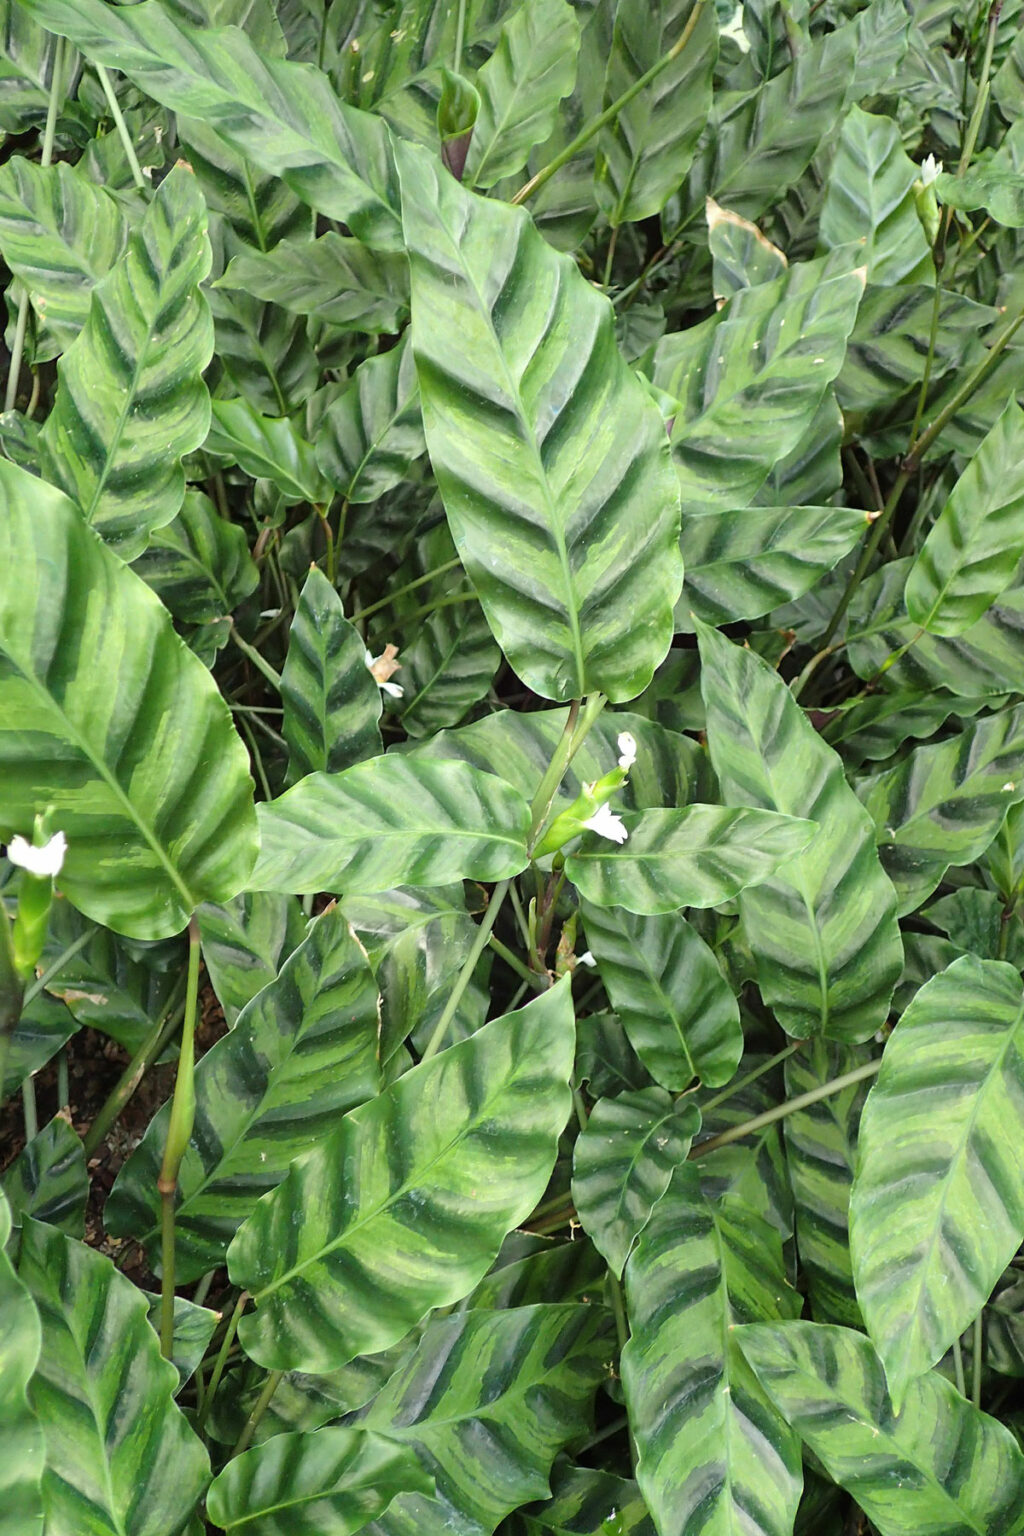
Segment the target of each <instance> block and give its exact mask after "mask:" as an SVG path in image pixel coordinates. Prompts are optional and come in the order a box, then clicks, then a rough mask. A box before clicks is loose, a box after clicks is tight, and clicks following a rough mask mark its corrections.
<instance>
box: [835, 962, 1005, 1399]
mask: <svg viewBox="0 0 1024 1536" xmlns="http://www.w3.org/2000/svg"><path fill="white" fill-rule="evenodd" d="M1022 1134H1024V989H1022V985H1021V978H1020V975H1019V974H1018V972H1017V971H1016V970H1015V969H1014V968H1013V967H1012V966H1010V965H1006V964H1004V963H1002V962H1001V961H996V960H979V959H977V958H976V957H975V956H974V955H965V956H964V957H963V958H962V959H960V960H956V961H954V962H953V964H952V965H951V966H950V967H949V968H948V970H945V971H943V972H942V973H941V974H940V975H938V976H934V977H933V978H932V979H931V981H929V982H927V983H926V984H925V985H924V986H923V987H922V988H921V990H920V991H919V992H918V993H917V995H916V997H915V998H914V1000H913V1002H912V1003H911V1004H910V1006H909V1008H908V1009H907V1010H906V1012H905V1013H904V1015H903V1017H902V1018H901V1020H900V1022H899V1023H898V1024H897V1026H896V1028H895V1030H894V1031H893V1034H892V1036H891V1037H890V1039H889V1042H888V1044H887V1045H886V1048H885V1055H884V1056H883V1058H882V1071H881V1074H880V1076H879V1078H878V1081H877V1082H876V1084H875V1086H874V1087H873V1088H872V1090H871V1093H870V1094H869V1095H868V1101H867V1104H866V1105H865V1108H864V1114H863V1117H862V1119H861V1127H860V1155H859V1161H858V1167H857V1176H856V1178H855V1180H854V1185H853V1196H852V1200H851V1206H850V1237H851V1245H852V1254H853V1272H854V1278H855V1280H856V1283H857V1294H858V1296H859V1298H860V1304H861V1308H862V1310H863V1313H864V1321H865V1323H866V1324H867V1328H868V1332H869V1333H870V1335H871V1337H872V1339H873V1341H874V1343H875V1347H876V1348H877V1350H878V1352H879V1354H880V1355H881V1357H882V1360H883V1361H884V1363H885V1369H886V1375H887V1377H888V1380H889V1384H890V1389H891V1390H892V1393H893V1397H894V1399H896V1400H897V1401H898V1400H899V1399H901V1397H902V1394H903V1391H904V1389H905V1387H906V1383H907V1382H908V1380H910V1379H911V1378H912V1377H914V1376H918V1375H920V1374H921V1373H922V1372H923V1371H926V1370H927V1369H928V1367H929V1366H930V1365H933V1364H934V1363H935V1362H936V1361H937V1360H938V1359H940V1358H941V1356H942V1355H943V1354H944V1353H945V1351H946V1350H947V1349H948V1348H949V1347H950V1345H951V1344H952V1342H953V1340H954V1339H956V1338H957V1337H958V1335H959V1334H960V1333H961V1332H962V1331H963V1329H964V1328H966V1327H967V1326H968V1324H969V1323H970V1322H971V1321H972V1319H973V1318H974V1317H975V1315H976V1314H977V1313H978V1312H979V1311H980V1309H981V1307H982V1305H983V1304H984V1302H985V1301H986V1300H987V1298H988V1295H989V1292H990V1291H991V1290H992V1287H993V1286H994V1285H995V1283H996V1281H997V1280H998V1278H999V1276H1000V1275H1001V1274H1002V1272H1003V1269H1004V1268H1005V1267H1006V1265H1007V1264H1008V1263H1009V1262H1010V1259H1011V1258H1012V1257H1013V1254H1014V1253H1015V1252H1016V1250H1017V1248H1018V1247H1019V1245H1020V1243H1021V1240H1022V1238H1024V1168H1022V1164H1021V1159H1020V1156H1019V1155H1018V1147H1019V1143H1020V1137H1021V1135H1022Z"/></svg>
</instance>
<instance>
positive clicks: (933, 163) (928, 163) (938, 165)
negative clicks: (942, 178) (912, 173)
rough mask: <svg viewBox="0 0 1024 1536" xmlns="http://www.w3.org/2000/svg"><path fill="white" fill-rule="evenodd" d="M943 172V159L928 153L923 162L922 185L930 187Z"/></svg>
mask: <svg viewBox="0 0 1024 1536" xmlns="http://www.w3.org/2000/svg"><path fill="white" fill-rule="evenodd" d="M941 172H942V161H941V160H936V158H935V156H934V155H926V156H925V158H924V160H922V162H921V185H922V186H923V187H930V186H931V184H932V182H933V181H934V180H935V178H936V177H937V176H938V175H940V174H941Z"/></svg>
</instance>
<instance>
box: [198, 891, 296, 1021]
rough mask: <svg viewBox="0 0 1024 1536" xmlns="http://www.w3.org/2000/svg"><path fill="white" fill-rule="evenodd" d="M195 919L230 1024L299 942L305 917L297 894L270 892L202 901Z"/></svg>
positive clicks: (209, 971) (205, 959)
mask: <svg viewBox="0 0 1024 1536" xmlns="http://www.w3.org/2000/svg"><path fill="white" fill-rule="evenodd" d="M196 917H197V918H198V920H199V933H200V937H201V938H202V942H203V964H204V965H205V966H206V974H207V976H208V977H209V978H210V985H211V986H212V987H213V990H214V991H215V992H216V994H217V1001H218V1002H219V1003H220V1005H221V1008H222V1009H223V1010H224V1017H225V1019H226V1020H227V1023H228V1026H229V1027H230V1026H231V1025H232V1024H234V1022H235V1020H236V1019H237V1018H238V1015H239V1014H240V1013H241V1011H242V1009H243V1008H244V1007H245V1005H246V1003H249V1002H251V1001H252V999H253V998H254V997H255V996H256V994H257V992H260V991H262V989H263V988H264V987H265V986H266V985H267V983H268V982H271V981H273V980H274V977H275V976H276V975H277V973H278V971H279V970H280V969H281V965H282V963H283V962H284V961H285V960H287V958H288V956H289V955H290V954H291V952H292V950H293V949H294V948H295V947H296V945H297V944H301V942H302V940H303V938H304V937H305V933H306V919H305V918H304V917H303V915H302V908H301V907H300V906H299V903H298V902H297V901H296V900H295V899H294V897H291V896H280V895H277V894H276V893H274V892H271V891H245V892H243V893H242V895H241V896H236V897H235V898H234V900H232V901H226V902H223V903H222V904H220V905H218V904H217V903H215V902H212V901H208V902H204V903H203V905H202V906H201V907H200V908H199V911H198V912H197V913H196Z"/></svg>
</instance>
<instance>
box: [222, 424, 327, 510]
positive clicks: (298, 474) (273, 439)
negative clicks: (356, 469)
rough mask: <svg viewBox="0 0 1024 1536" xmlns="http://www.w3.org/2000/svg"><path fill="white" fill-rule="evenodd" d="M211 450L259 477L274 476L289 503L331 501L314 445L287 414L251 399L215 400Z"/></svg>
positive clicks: (288, 504) (278, 488)
mask: <svg viewBox="0 0 1024 1536" xmlns="http://www.w3.org/2000/svg"><path fill="white" fill-rule="evenodd" d="M203 447H204V448H205V449H206V451H207V453H212V454H215V455H216V456H217V457H218V458H222V459H226V460H227V461H228V463H230V464H237V465H238V466H239V467H240V468H241V469H243V470H244V471H245V473H246V474H247V475H251V476H252V477H253V479H256V480H269V481H270V483H271V484H272V485H273V486H275V487H276V488H277V490H279V491H280V493H281V497H282V502H283V505H284V506H287V507H291V506H294V505H295V503H296V502H297V501H308V502H320V503H325V502H328V501H329V500H330V487H329V486H328V485H327V484H326V482H325V481H324V479H323V477H322V476H321V474H320V473H319V471H318V470H317V466H316V460H315V458H314V454H313V445H312V444H311V443H307V442H306V440H305V438H304V437H302V436H301V435H300V433H299V432H298V430H297V428H296V427H295V424H294V423H293V422H292V421H290V420H289V419H288V417H287V416H261V415H260V413H259V412H258V411H256V410H254V409H253V407H252V406H251V405H250V404H249V402H248V401H247V400H215V401H214V403H213V420H212V422H211V424H210V432H209V435H208V437H207V438H206V441H205V442H204V444H203Z"/></svg>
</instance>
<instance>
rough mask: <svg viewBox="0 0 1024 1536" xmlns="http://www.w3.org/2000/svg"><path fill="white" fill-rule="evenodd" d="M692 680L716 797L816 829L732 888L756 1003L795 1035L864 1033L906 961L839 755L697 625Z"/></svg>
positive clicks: (882, 1013)
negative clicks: (785, 859)
mask: <svg viewBox="0 0 1024 1536" xmlns="http://www.w3.org/2000/svg"><path fill="white" fill-rule="evenodd" d="M698 634H699V639H700V652H701V661H702V667H701V688H702V691H703V694H704V700H705V704H706V706H707V722H708V723H707V731H708V745H709V747H710V750H711V761H712V762H713V764H714V766H715V771H716V773H717V774H718V777H719V780H720V781H721V785H722V793H723V798H724V799H726V800H728V801H730V802H732V803H733V804H740V805H758V806H765V807H771V808H772V809H773V810H777V811H785V812H789V813H791V814H795V815H800V816H807V817H809V818H810V819H811V820H812V821H815V822H817V823H818V832H817V835H816V836H815V837H814V839H813V840H812V841H811V843H810V844H809V845H808V846H807V847H806V848H805V850H804V851H803V852H802V853H800V854H798V855H797V856H796V857H795V858H793V859H791V860H790V862H789V863H788V864H787V865H786V866H785V869H784V870H783V871H781V872H780V873H778V874H775V875H772V876H770V877H769V878H768V879H767V880H765V881H763V882H762V883H761V884H760V885H759V886H758V887H757V888H756V889H752V890H750V891H749V892H744V894H743V895H742V896H741V898H740V914H741V916H742V919H743V926H744V931H745V933H746V935H747V939H748V942H749V944H750V947H751V949H752V950H753V951H754V955H755V958H756V960H757V973H758V981H759V984H760V987H761V993H762V995H763V997H764V1000H765V1002H766V1003H767V1004H768V1006H769V1007H770V1008H772V1009H773V1010H774V1012H775V1015H776V1017H777V1018H778V1020H779V1023H780V1024H781V1025H782V1027H783V1028H784V1029H785V1030H786V1031H787V1032H788V1033H789V1034H792V1035H794V1036H795V1037H797V1038H805V1037H807V1036H809V1035H819V1034H821V1035H825V1036H826V1037H827V1038H831V1039H838V1040H844V1041H859V1040H866V1039H867V1038H868V1037H869V1036H870V1035H872V1034H874V1032H875V1031H876V1030H877V1029H878V1028H879V1026H880V1025H881V1024H882V1023H883V1022H884V1020H885V1017H886V1015H887V1013H888V1009H889V1000H890V998H891V997H892V992H893V988H894V986H895V984H896V981H897V979H898V977H899V974H900V971H901V969H902V964H903V951H902V945H901V942H900V935H899V929H898V927H897V924H896V893H895V891H894V890H893V888H892V885H891V883H890V881H889V880H888V878H887V876H886V875H885V873H884V871H883V870H882V867H881V865H880V864H879V862H878V855H877V853H876V851H875V846H874V829H873V826H872V823H871V819H870V817H869V816H868V815H867V813H866V812H865V811H864V810H863V808H862V807H861V806H860V804H859V802H858V800H857V798H856V796H855V795H854V793H853V790H852V789H850V787H849V785H848V784H847V782H846V779H845V777H844V775H843V768H842V763H841V762H840V760H839V758H838V757H837V756H836V754H835V753H834V752H833V751H832V748H831V747H829V746H826V744H825V743H824V742H823V741H822V739H821V737H820V736H819V735H818V733H817V731H815V729H814V727H813V726H812V725H811V723H810V721H809V720H808V719H807V718H806V716H805V715H804V713H803V711H802V710H801V709H800V706H799V705H798V704H797V703H796V701H795V700H794V698H793V695H792V693H791V692H790V691H789V689H788V688H787V687H786V685H785V683H784V682H783V681H782V679H781V678H780V677H779V676H778V674H777V673H775V672H773V671H772V670H771V668H770V667H768V666H767V665H766V663H765V662H763V661H762V660H761V659H760V657H758V656H755V655H754V654H753V652H752V651H749V650H744V649H741V648H740V647H739V646H738V645H733V644H732V642H731V641H729V640H726V639H725V638H724V636H722V635H720V634H719V633H718V632H717V631H716V630H713V629H708V628H707V627H706V626H705V625H703V624H702V625H700V626H699V630H698Z"/></svg>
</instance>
